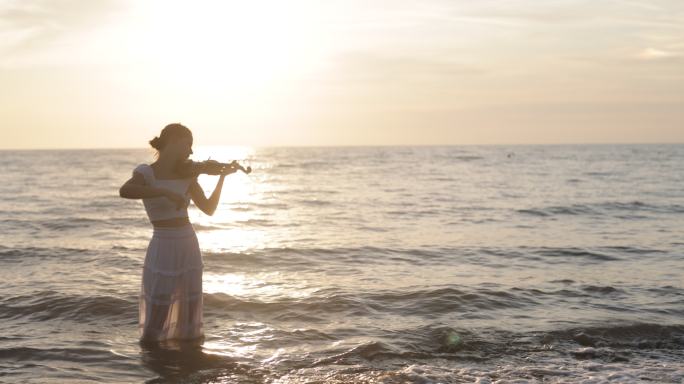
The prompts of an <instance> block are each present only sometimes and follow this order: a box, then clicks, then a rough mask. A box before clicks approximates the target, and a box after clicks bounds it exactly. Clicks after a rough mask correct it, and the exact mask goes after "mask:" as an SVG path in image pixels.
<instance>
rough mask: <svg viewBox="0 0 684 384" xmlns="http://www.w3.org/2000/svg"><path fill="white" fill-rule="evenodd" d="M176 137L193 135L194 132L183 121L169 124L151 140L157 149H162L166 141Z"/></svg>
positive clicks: (153, 146)
mask: <svg viewBox="0 0 684 384" xmlns="http://www.w3.org/2000/svg"><path fill="white" fill-rule="evenodd" d="M174 137H192V132H190V129H188V127H186V126H185V125H183V124H181V123H173V124H169V125H167V126H166V127H164V129H162V131H161V133H160V134H159V136H155V138H154V139H152V140H150V145H151V146H152V148H154V149H156V150H157V151H161V150H162V148H164V146H165V145H166V143H168V142H169V140H170V139H171V138H174Z"/></svg>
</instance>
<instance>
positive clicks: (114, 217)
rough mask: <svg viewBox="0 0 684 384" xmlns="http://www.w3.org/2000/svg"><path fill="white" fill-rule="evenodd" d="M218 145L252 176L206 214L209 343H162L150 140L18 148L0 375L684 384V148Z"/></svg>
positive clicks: (201, 152) (235, 180) (2, 270)
mask: <svg viewBox="0 0 684 384" xmlns="http://www.w3.org/2000/svg"><path fill="white" fill-rule="evenodd" d="M209 156H211V158H212V159H216V160H222V161H227V160H232V159H238V160H240V161H242V163H243V164H245V165H250V166H251V167H252V168H253V169H254V171H253V173H252V174H250V175H245V174H242V173H236V174H234V175H230V176H228V177H227V178H226V183H225V185H224V190H223V195H222V199H221V202H220V205H219V208H218V209H217V212H216V213H215V215H214V216H206V215H203V214H202V213H201V212H199V210H198V209H197V208H195V207H194V206H192V205H191V207H190V219H191V221H192V222H193V225H194V227H195V231H196V232H197V236H198V238H199V243H200V247H201V249H202V256H203V260H204V280H203V285H204V332H205V340H204V343H203V344H201V345H192V344H184V343H169V344H168V345H165V346H163V347H160V348H151V347H147V346H142V345H140V344H139V343H138V333H137V332H138V329H137V316H138V312H137V311H138V300H139V299H138V294H139V291H140V283H141V276H142V265H143V260H144V256H145V250H146V248H147V245H148V242H149V239H150V236H151V234H152V227H151V225H150V224H149V222H148V221H147V218H146V216H145V211H144V208H143V206H142V202H141V201H140V200H127V199H122V198H120V197H119V195H118V189H119V187H120V186H121V184H122V183H123V182H124V181H126V180H127V179H128V178H129V177H130V175H131V172H132V170H133V168H134V167H135V166H136V165H137V164H140V163H150V162H152V161H153V156H152V152H151V151H150V150H147V149H116V150H31V151H10V150H5V151H0V180H2V182H1V183H0V196H2V199H0V215H1V216H0V382H8V383H15V382H16V383H101V382H105V383H131V382H147V383H165V382H178V383H233V382H235V383H276V384H286V383H480V384H484V383H523V382H543V383H579V382H582V383H602V382H619V383H628V382H657V383H681V382H683V381H684V237H683V235H684V233H683V232H682V230H683V229H684V172H683V171H682V170H683V166H684V145H655V144H653V145H539V146H426V147H301V148H247V147H198V148H195V154H194V155H193V158H195V159H196V160H204V159H206V158H208V157H209ZM216 180H217V177H215V176H207V175H203V176H201V177H200V179H199V181H200V184H201V185H202V186H203V188H205V190H206V191H207V193H210V192H211V191H212V190H213V187H214V185H215V183H216Z"/></svg>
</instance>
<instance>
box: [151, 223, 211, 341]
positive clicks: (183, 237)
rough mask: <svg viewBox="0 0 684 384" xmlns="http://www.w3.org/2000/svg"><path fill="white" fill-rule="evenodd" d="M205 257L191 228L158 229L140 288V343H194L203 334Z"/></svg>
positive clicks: (152, 240) (154, 234)
mask: <svg viewBox="0 0 684 384" xmlns="http://www.w3.org/2000/svg"><path fill="white" fill-rule="evenodd" d="M203 267H204V264H203V262H202V254H201V252H200V248H199V243H198V242H197V236H196V235H195V230H194V229H193V227H192V225H191V224H188V225H185V226H182V227H172V228H155V229H154V233H153V235H152V239H151V240H150V244H149V246H148V247H147V254H146V256H145V263H144V266H143V275H142V284H141V287H140V305H139V321H138V328H139V331H140V332H139V334H140V339H141V340H145V341H165V340H172V339H195V338H199V337H202V336H203V331H202V268H203Z"/></svg>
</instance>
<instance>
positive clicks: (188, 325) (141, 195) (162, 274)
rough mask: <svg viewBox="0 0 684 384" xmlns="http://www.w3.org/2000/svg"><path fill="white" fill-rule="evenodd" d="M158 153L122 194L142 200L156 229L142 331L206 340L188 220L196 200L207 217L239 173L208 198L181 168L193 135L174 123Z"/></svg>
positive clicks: (160, 337)
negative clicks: (190, 204)
mask: <svg viewBox="0 0 684 384" xmlns="http://www.w3.org/2000/svg"><path fill="white" fill-rule="evenodd" d="M149 143H150V145H151V146H152V147H153V148H155V149H156V150H157V159H156V161H155V162H154V163H152V164H140V165H138V166H137V167H136V168H135V169H134V170H133V176H132V177H131V178H130V179H129V180H128V181H126V182H125V183H124V184H123V185H122V186H121V188H120V190H119V195H120V196H121V197H123V198H127V199H142V201H143V205H144V206H145V211H146V212H147V216H148V217H149V219H150V222H151V223H152V225H153V228H154V229H153V234H152V238H151V240H150V242H149V246H148V248H147V253H146V255H145V262H144V266H143V273H142V283H141V287H140V299H139V317H138V328H139V336H140V341H141V342H148V341H152V342H158V341H166V340H193V339H203V337H204V332H203V330H202V321H203V320H202V319H203V315H202V303H203V302H202V268H203V266H204V264H203V262H202V254H201V252H200V248H199V244H198V241H197V236H196V235H195V231H194V229H193V227H192V225H191V224H190V221H189V219H188V210H187V207H188V204H189V203H190V199H192V201H193V202H194V203H195V205H196V206H197V208H199V209H200V210H201V211H202V212H204V213H206V214H207V215H212V214H213V213H214V211H215V210H216V206H217V205H218V201H219V198H220V196H221V189H222V188H223V180H224V178H225V176H226V175H228V174H231V173H233V172H235V171H236V169H235V168H234V167H229V168H227V169H223V170H222V171H221V173H220V176H219V179H218V183H217V184H216V188H215V189H214V191H213V193H212V194H211V196H210V197H209V198H207V197H206V196H205V194H204V191H203V190H202V187H200V185H199V184H198V183H197V176H196V174H195V176H191V177H187V176H188V175H187V174H183V173H181V172H179V166H180V164H182V163H183V162H186V161H187V160H188V157H189V156H190V155H191V154H192V153H193V152H192V132H191V131H190V130H189V129H188V128H187V127H185V126H183V125H181V124H169V125H167V126H166V127H164V129H162V131H161V134H160V135H159V136H158V137H155V138H154V139H152V140H150V142H149Z"/></svg>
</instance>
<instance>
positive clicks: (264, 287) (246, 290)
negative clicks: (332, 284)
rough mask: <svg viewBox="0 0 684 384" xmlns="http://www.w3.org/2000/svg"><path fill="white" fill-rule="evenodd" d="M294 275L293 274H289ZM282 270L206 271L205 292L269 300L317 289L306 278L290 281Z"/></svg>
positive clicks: (296, 296)
mask: <svg viewBox="0 0 684 384" xmlns="http://www.w3.org/2000/svg"><path fill="white" fill-rule="evenodd" d="M289 275H292V274H289ZM288 277H289V276H285V275H283V274H282V273H280V272H267V273H257V274H250V275H247V274H243V273H220V274H217V273H205V274H204V279H203V281H202V284H203V290H204V292H205V293H208V294H213V293H224V294H227V295H230V296H233V297H245V298H250V299H258V300H267V299H272V298H281V297H288V298H305V297H309V296H311V294H312V293H314V292H315V291H316V289H315V288H307V287H306V280H303V281H300V282H299V283H298V284H294V283H292V282H288V281H287V280H288Z"/></svg>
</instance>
